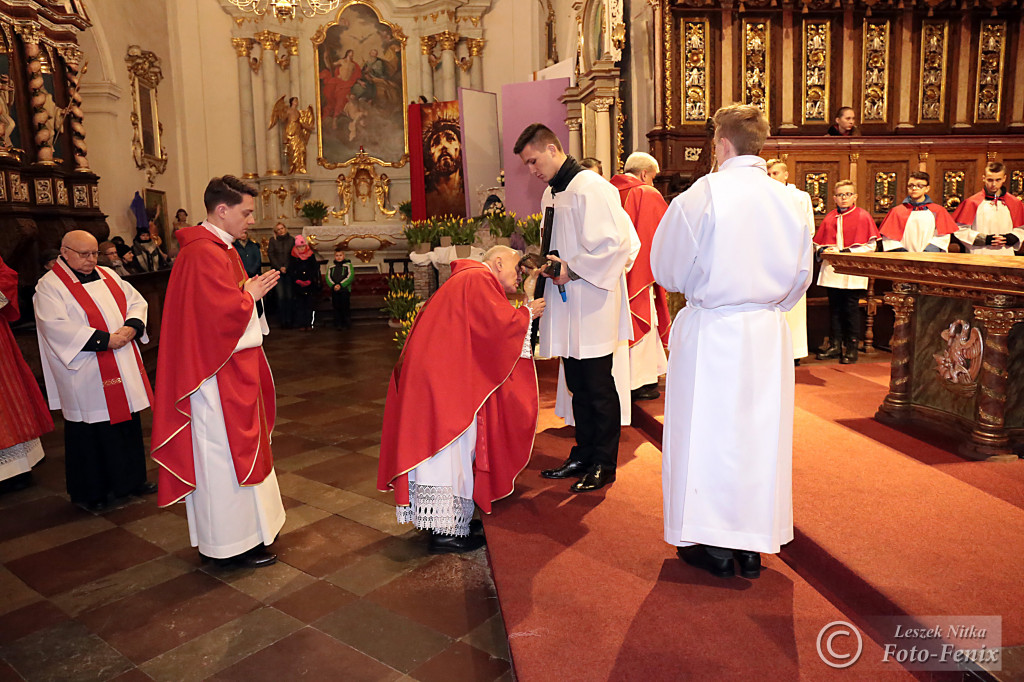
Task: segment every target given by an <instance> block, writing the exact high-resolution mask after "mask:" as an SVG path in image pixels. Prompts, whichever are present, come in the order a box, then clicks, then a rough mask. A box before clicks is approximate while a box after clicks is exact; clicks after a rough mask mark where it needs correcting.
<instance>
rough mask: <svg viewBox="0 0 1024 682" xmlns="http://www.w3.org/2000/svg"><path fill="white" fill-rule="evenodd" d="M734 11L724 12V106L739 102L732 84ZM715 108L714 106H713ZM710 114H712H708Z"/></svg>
mask: <svg viewBox="0 0 1024 682" xmlns="http://www.w3.org/2000/svg"><path fill="white" fill-rule="evenodd" d="M671 17H672V15H671V13H669V14H668V15H667V16H666V17H665V21H671ZM732 26H733V20H732V10H730V9H723V10H722V106H725V105H726V104H732V103H733V102H737V101H739V100H738V99H737V98H736V92H735V89H734V87H733V84H732V74H733V71H734V70H736V68H737V67H735V66H733V61H732V45H733V40H734V38H733V37H732V34H733V30H732ZM712 108H714V104H712ZM708 113H709V114H710V113H711V112H708ZM669 123H670V121H666V122H665V125H668V124H669Z"/></svg>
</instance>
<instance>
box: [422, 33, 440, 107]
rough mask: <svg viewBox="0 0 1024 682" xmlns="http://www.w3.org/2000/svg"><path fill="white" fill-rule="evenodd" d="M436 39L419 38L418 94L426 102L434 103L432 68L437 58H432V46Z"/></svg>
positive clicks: (435, 43)
mask: <svg viewBox="0 0 1024 682" xmlns="http://www.w3.org/2000/svg"><path fill="white" fill-rule="evenodd" d="M435 45H437V39H436V38H434V36H422V37H421V38H420V55H421V56H422V57H423V58H422V59H421V60H420V81H421V82H420V92H422V93H423V96H424V97H426V98H427V101H428V102H432V101H434V67H435V66H437V57H435V56H434V46H435Z"/></svg>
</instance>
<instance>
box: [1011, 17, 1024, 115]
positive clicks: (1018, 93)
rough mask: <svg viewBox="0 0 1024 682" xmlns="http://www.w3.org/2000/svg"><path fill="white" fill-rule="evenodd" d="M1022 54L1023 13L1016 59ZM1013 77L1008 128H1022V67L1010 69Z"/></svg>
mask: <svg viewBox="0 0 1024 682" xmlns="http://www.w3.org/2000/svg"><path fill="white" fill-rule="evenodd" d="M1021 55H1024V14H1022V15H1021V18H1020V23H1019V25H1018V26H1017V59H1018V60H1019V59H1020V58H1021ZM1011 71H1012V73H1013V78H1014V84H1013V104H1012V106H1011V108H1010V129H1011V130H1012V129H1017V130H1020V129H1021V128H1024V69H1021V68H1017V69H1011Z"/></svg>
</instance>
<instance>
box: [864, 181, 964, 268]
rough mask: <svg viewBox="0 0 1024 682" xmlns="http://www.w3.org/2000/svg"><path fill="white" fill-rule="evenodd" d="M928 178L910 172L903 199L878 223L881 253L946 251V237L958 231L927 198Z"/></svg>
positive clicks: (942, 210) (944, 214)
mask: <svg viewBox="0 0 1024 682" xmlns="http://www.w3.org/2000/svg"><path fill="white" fill-rule="evenodd" d="M930 186H931V177H930V176H929V175H928V174H927V173H925V172H924V171H914V172H913V173H911V174H910V179H909V180H908V181H907V194H908V196H907V198H906V199H904V200H903V203H901V204H900V205H899V206H894V207H893V208H892V209H891V210H890V211H889V214H888V215H886V216H885V220H883V221H882V226H881V228H879V232H881V233H882V250H883V251H912V252H921V251H925V252H943V251H949V238H950V236H951V235H952V234H954V233H955V232H957V231H958V230H959V229H960V228H958V227H957V224H956V223H955V222H953V219H952V218H951V217H950V216H949V212H948V211H946V209H944V208H943V207H942V206H940V205H939V204H936V203H935V202H933V201H932V199H931V197H930V196H928V190H929V189H930Z"/></svg>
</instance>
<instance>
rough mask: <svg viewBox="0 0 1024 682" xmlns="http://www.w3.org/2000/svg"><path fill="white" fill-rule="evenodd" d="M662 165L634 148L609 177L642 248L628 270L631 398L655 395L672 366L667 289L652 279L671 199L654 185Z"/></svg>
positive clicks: (656, 395) (642, 398)
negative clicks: (658, 235) (654, 247)
mask: <svg viewBox="0 0 1024 682" xmlns="http://www.w3.org/2000/svg"><path fill="white" fill-rule="evenodd" d="M659 171H660V168H659V167H658V161H657V160H656V159H655V158H654V157H653V156H651V155H650V154H645V153H644V152H633V153H632V154H630V155H629V158H627V159H626V164H625V167H624V169H623V173H622V174H620V175H615V176H613V177H612V179H611V183H612V184H613V185H614V186H615V188H616V189H617V190H619V198H620V199H621V200H622V208H623V209H625V211H626V213H627V214H628V215H629V219H630V220H632V221H633V227H635V228H636V232H637V236H638V237H639V238H640V252H639V253H638V254H637V256H636V260H634V261H633V266H632V267H631V268H630V269H629V270H627V271H626V287H627V288H628V290H629V312H630V315H631V317H632V320H633V340H632V341H630V342H629V373H630V389H631V394H632V398H633V400H653V399H654V398H657V397H659V396H660V393H659V392H658V377H660V376H662V375H664V374H665V372H666V371H667V370H668V357H667V356H666V355H665V346H667V345H668V335H669V328H670V319H669V312H668V301H667V299H666V297H665V290H664V289H662V288H661V287H660V286H658V284H657V283H656V282H655V281H654V274H653V273H652V272H651V243H652V242H653V241H654V233H655V232H656V231H657V229H658V224H659V223H660V222H661V217H662V216H663V215H665V211H666V210H668V204H667V203H665V198H664V197H662V196H661V192H659V191H658V190H656V189H655V188H654V179H655V178H656V177H657V176H658V172H659Z"/></svg>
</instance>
